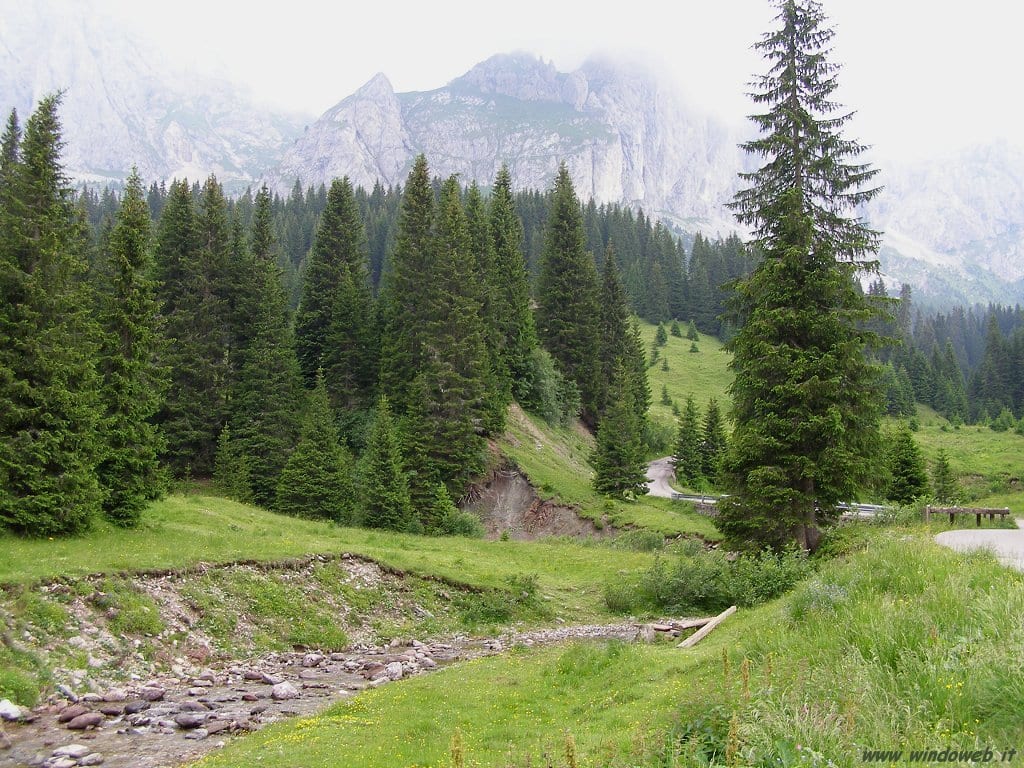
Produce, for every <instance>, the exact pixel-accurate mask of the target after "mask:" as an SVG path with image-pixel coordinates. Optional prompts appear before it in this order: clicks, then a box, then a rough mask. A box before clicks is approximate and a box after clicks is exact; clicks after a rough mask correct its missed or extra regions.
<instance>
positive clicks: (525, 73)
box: [271, 54, 742, 234]
mask: <svg viewBox="0 0 1024 768" xmlns="http://www.w3.org/2000/svg"><path fill="white" fill-rule="evenodd" d="M736 144H737V138H736V136H734V135H732V134H731V133H730V132H729V131H728V130H727V129H726V128H725V127H724V126H723V125H722V124H720V123H718V122H716V121H715V120H713V119H712V118H710V117H707V116H706V115H701V114H700V113H698V112H696V111H695V110H692V109H690V108H688V107H687V106H686V105H685V104H684V103H683V102H682V100H681V99H680V98H679V96H678V94H677V91H676V89H675V88H673V87H671V86H670V85H667V84H665V83H663V82H661V81H659V80H658V78H657V77H655V76H654V75H652V74H651V73H649V72H647V71H645V70H643V69H642V68H639V67H635V66H631V65H628V64H623V63H620V62H613V61H611V60H608V59H602V58H595V59H591V60H590V61H588V62H586V63H585V64H584V65H583V66H582V67H580V69H578V70H576V71H575V72H570V73H562V72H558V71H557V70H556V69H555V68H554V66H553V65H552V64H550V63H545V62H544V61H542V60H540V59H537V58H534V57H532V56H529V55H527V54H501V55H497V56H493V57H491V58H490V59H488V60H487V61H485V62H483V63H481V64H478V65H477V66H475V67H473V68H472V69H471V70H470V71H469V72H467V73H466V74H465V75H463V76H462V77H459V78H457V79H455V80H453V81H452V82H450V83H449V84H448V85H446V86H445V87H443V88H438V89H436V90H433V91H426V92H418V93H395V91H394V89H393V88H392V86H391V83H390V82H389V81H388V79H387V77H385V76H384V75H383V74H378V75H376V76H375V77H374V78H373V79H371V80H370V81H369V82H368V83H367V84H366V85H364V86H363V87H362V88H360V89H359V90H358V91H356V92H355V93H354V94H352V95H351V96H349V97H348V98H346V99H344V100H343V101H341V102H339V103H338V104H337V105H335V106H334V107H332V108H331V109H330V110H328V111H327V112H326V113H325V114H324V115H323V116H322V117H320V119H319V120H317V121H316V122H315V123H314V124H313V125H311V126H310V127H309V128H308V129H307V130H306V132H305V134H304V135H303V136H302V137H301V138H299V139H298V140H297V141H296V142H295V144H294V145H293V146H292V147H290V148H289V149H288V151H287V152H286V153H285V155H284V158H283V160H282V161H281V164H280V165H279V166H278V167H277V168H276V169H275V170H274V172H273V174H272V175H271V180H272V182H273V184H274V186H275V188H277V189H278V190H280V191H282V192H284V191H287V190H288V189H290V188H291V186H292V185H293V184H294V182H295V179H296V178H300V179H302V182H303V184H308V183H314V184H319V183H321V182H325V183H329V182H330V180H331V178H333V177H334V176H338V175H343V174H347V175H348V176H349V178H350V179H351V180H352V181H353V183H356V184H361V185H365V186H372V185H373V184H374V182H376V181H378V180H379V181H381V182H382V183H384V184H398V183H402V182H404V181H405V177H406V175H407V173H408V171H409V168H410V167H411V164H412V159H413V158H414V157H415V155H417V154H418V153H420V152H424V153H426V155H427V158H428V159H429V161H430V164H431V171H432V172H433V173H435V174H437V175H441V176H447V175H449V174H452V173H457V174H461V175H462V177H463V178H464V179H467V180H468V179H476V180H478V181H480V182H481V183H483V184H487V183H489V182H490V181H491V180H492V179H493V178H494V176H495V174H496V173H497V171H498V168H499V167H500V166H501V164H502V163H503V162H507V163H508V164H509V168H510V170H511V171H512V177H513V182H514V183H515V184H516V186H518V187H520V188H529V187H532V188H537V189H546V188H547V187H549V186H550V185H551V181H552V179H553V178H554V175H555V171H556V170H557V168H558V164H559V163H560V162H562V161H564V162H566V163H567V164H568V167H569V170H570V172H571V174H572V177H573V182H574V183H575V184H576V186H577V191H578V192H579V193H580V195H581V196H583V197H584V198H586V197H589V196H593V197H595V198H596V199H597V200H598V201H600V202H624V203H627V204H629V205H634V206H642V207H643V208H644V209H645V210H647V211H648V212H650V213H655V214H657V215H659V216H663V217H667V218H670V219H672V220H673V221H674V222H675V223H677V224H680V225H683V226H685V227H686V228H688V229H691V230H693V229H697V228H700V229H704V230H705V231H707V230H709V229H710V231H711V232H714V231H716V230H721V231H722V232H723V234H724V233H726V232H728V231H730V230H732V229H734V225H733V224H732V223H731V221H730V219H729V217H728V214H727V212H726V211H725V210H724V209H723V208H722V204H723V203H724V202H725V201H727V200H729V199H730V198H731V196H732V193H733V191H734V190H735V187H736V170H737V168H739V167H740V164H741V162H742V157H741V153H740V152H739V150H738V149H737V146H736Z"/></svg>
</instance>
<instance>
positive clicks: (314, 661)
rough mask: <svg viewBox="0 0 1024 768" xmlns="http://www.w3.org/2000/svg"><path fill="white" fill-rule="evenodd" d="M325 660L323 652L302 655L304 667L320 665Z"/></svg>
mask: <svg viewBox="0 0 1024 768" xmlns="http://www.w3.org/2000/svg"><path fill="white" fill-rule="evenodd" d="M323 661H324V655H323V654H322V653H307V654H306V655H305V656H303V657H302V666H304V667H319V666H320V665H321V664H322V663H323Z"/></svg>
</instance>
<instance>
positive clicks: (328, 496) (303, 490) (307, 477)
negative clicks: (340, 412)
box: [274, 377, 355, 525]
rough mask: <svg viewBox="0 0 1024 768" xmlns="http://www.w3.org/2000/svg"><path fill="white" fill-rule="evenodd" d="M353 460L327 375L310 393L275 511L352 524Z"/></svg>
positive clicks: (280, 484) (283, 473) (353, 508)
mask: <svg viewBox="0 0 1024 768" xmlns="http://www.w3.org/2000/svg"><path fill="white" fill-rule="evenodd" d="M352 473H353V462H352V456H351V455H350V454H349V452H348V451H347V450H346V449H345V448H344V447H343V446H342V445H341V444H340V443H339V442H338V434H337V430H336V429H335V426H334V418H333V416H332V415H331V407H330V404H329V403H328V401H327V387H326V386H325V385H324V381H323V378H322V377H321V378H319V379H318V380H317V385H316V387H315V388H314V389H313V391H312V392H311V393H310V396H309V407H308V409H307V412H306V419H305V421H304V422H303V425H302V437H301V438H299V444H298V445H297V446H296V447H295V450H294V451H293V452H292V455H291V456H289V457H288V462H287V463H286V464H285V465H284V469H283V470H282V471H281V474H280V478H279V479H278V484H277V498H276V500H275V502H274V510H275V511H276V512H280V513H282V514H285V515H294V516H295V517H311V518H318V519H324V520H334V521H336V522H338V523H341V524H343V525H347V524H350V523H351V522H352V520H353V516H354V513H355V506H354V504H355V498H354V497H355V491H354V486H353V480H352Z"/></svg>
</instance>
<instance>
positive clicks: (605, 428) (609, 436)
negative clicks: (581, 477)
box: [590, 361, 647, 498]
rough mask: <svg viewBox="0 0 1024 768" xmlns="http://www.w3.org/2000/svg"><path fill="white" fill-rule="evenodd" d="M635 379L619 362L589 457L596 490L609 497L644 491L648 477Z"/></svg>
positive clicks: (627, 496) (626, 495) (628, 496)
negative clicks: (635, 394) (634, 386)
mask: <svg viewBox="0 0 1024 768" xmlns="http://www.w3.org/2000/svg"><path fill="white" fill-rule="evenodd" d="M632 379H633V375H632V372H630V371H629V370H627V369H626V367H625V366H624V365H623V364H622V362H621V361H620V362H619V363H618V365H616V366H615V370H614V372H613V373H612V380H611V386H610V387H609V390H608V395H607V397H608V402H607V406H606V408H605V412H604V414H603V415H602V418H601V423H600V425H599V426H598V429H597V443H596V445H595V447H594V451H593V453H592V454H591V457H590V463H591V464H592V465H593V467H594V481H593V485H594V490H596V491H597V492H598V493H603V494H605V495H608V496H619V497H626V498H630V497H632V496H634V495H637V494H642V493H643V492H644V488H645V483H646V480H647V478H646V470H647V464H646V462H645V461H644V448H643V421H642V420H641V418H640V417H639V415H638V414H637V412H636V404H635V398H634V395H633V392H632V386H633V381H632Z"/></svg>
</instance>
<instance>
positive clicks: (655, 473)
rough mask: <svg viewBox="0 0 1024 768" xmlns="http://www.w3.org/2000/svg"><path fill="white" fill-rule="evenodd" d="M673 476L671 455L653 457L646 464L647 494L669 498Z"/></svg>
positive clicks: (671, 491) (673, 468) (673, 469)
mask: <svg viewBox="0 0 1024 768" xmlns="http://www.w3.org/2000/svg"><path fill="white" fill-rule="evenodd" d="M674 477H675V466H674V465H673V463H672V457H671V456H666V457H665V458H663V459H655V460H654V461H652V462H651V463H650V464H648V465H647V495H648V496H661V497H662V498H666V499H671V498H672V494H673V493H674V491H673V490H672V485H671V481H672V479H673V478H674Z"/></svg>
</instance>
